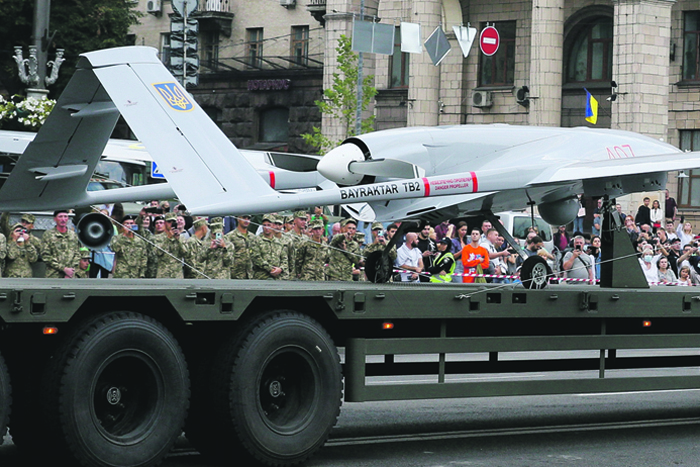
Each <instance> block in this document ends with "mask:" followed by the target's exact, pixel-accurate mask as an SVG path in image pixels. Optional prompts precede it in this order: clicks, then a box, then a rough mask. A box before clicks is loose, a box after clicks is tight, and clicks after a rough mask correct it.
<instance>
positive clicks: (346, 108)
mask: <svg viewBox="0 0 700 467" xmlns="http://www.w3.org/2000/svg"><path fill="white" fill-rule="evenodd" d="M335 50H336V52H337V53H338V69H339V71H340V72H339V73H333V85H332V86H331V88H329V89H326V90H324V91H323V100H318V101H315V104H316V106H317V107H318V108H319V110H320V111H321V114H324V115H327V116H332V117H335V118H338V119H339V120H340V121H341V122H342V125H343V129H344V134H345V135H347V136H348V137H349V136H355V122H356V112H357V78H358V73H359V67H358V54H356V53H355V52H353V51H352V43H351V40H350V38H349V37H347V36H345V35H342V36H340V40H339V41H338V47H336V49H335ZM373 81H374V76H372V75H370V76H365V77H363V79H362V110H363V111H364V110H367V107H369V104H370V102H372V99H373V98H374V96H376V95H377V89H376V88H375V87H373V86H372V82H373ZM373 125H374V115H372V116H370V117H369V118H365V119H363V120H362V122H361V127H360V134H363V133H369V132H371V131H373V129H374V128H373ZM301 137H302V138H304V142H305V143H307V144H309V145H311V146H313V147H315V148H318V149H319V153H320V154H325V153H326V152H328V151H329V150H331V149H332V148H334V147H336V146H338V145H339V144H340V143H341V142H342V141H333V140H331V139H330V138H328V137H326V136H324V135H323V134H322V133H321V129H320V128H317V127H313V133H311V134H309V133H305V134H303V135H301Z"/></svg>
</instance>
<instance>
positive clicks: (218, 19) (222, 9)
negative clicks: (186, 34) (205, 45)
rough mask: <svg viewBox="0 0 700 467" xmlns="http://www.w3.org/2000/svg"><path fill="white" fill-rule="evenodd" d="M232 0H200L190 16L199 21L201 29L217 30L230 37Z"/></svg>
mask: <svg viewBox="0 0 700 467" xmlns="http://www.w3.org/2000/svg"><path fill="white" fill-rule="evenodd" d="M231 1H232V0H200V1H199V6H198V8H197V11H195V12H194V13H192V17H193V18H196V19H197V20H198V21H199V28H200V30H203V31H217V32H219V33H220V34H223V35H224V36H226V37H231V29H232V26H233V16H234V14H233V13H231Z"/></svg>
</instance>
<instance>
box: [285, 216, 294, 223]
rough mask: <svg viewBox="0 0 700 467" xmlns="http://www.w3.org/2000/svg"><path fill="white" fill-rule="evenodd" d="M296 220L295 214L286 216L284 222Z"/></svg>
mask: <svg viewBox="0 0 700 467" xmlns="http://www.w3.org/2000/svg"><path fill="white" fill-rule="evenodd" d="M293 221H294V216H284V223H285V224H291V223H292V222H293Z"/></svg>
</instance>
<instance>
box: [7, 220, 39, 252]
mask: <svg viewBox="0 0 700 467" xmlns="http://www.w3.org/2000/svg"><path fill="white" fill-rule="evenodd" d="M35 221H36V217H34V214H29V213H28V212H27V213H24V214H22V217H21V218H20V221H19V223H20V224H22V227H24V228H25V229H26V230H27V232H28V233H29V240H28V241H29V242H30V243H31V244H32V245H34V248H36V251H37V253H39V254H40V253H41V239H40V238H39V237H36V236H34V235H32V230H34V222H35ZM13 227H14V226H12V225H10V213H9V212H3V213H2V215H0V228H2V233H3V234H4V235H5V238H8V239H9V238H10V237H11V236H12V228H13Z"/></svg>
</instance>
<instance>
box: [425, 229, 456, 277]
mask: <svg viewBox="0 0 700 467" xmlns="http://www.w3.org/2000/svg"><path fill="white" fill-rule="evenodd" d="M451 246H452V241H451V240H450V239H449V238H447V237H445V238H443V239H442V240H440V241H439V242H438V244H437V248H438V255H437V256H436V257H435V259H434V260H433V266H432V267H430V268H428V272H429V273H430V274H431V275H430V282H437V283H445V282H452V273H453V272H455V267H456V266H457V262H456V261H455V257H454V255H453V254H452V253H450V247H451Z"/></svg>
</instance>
